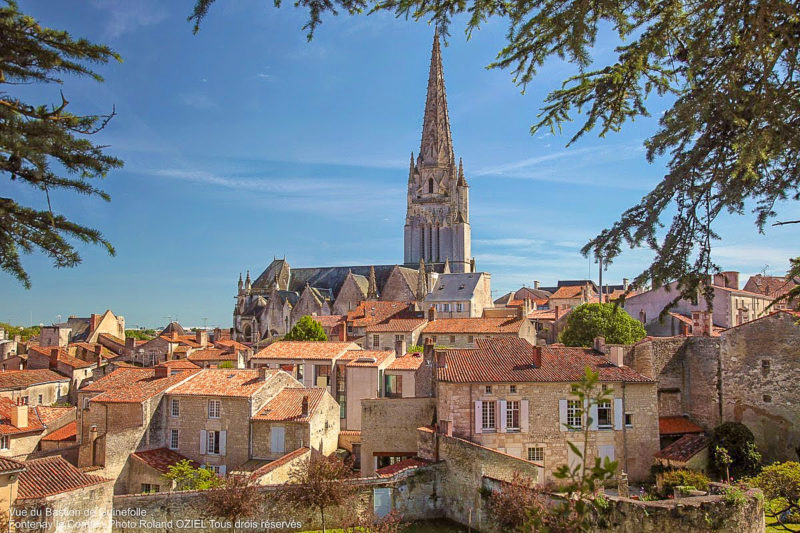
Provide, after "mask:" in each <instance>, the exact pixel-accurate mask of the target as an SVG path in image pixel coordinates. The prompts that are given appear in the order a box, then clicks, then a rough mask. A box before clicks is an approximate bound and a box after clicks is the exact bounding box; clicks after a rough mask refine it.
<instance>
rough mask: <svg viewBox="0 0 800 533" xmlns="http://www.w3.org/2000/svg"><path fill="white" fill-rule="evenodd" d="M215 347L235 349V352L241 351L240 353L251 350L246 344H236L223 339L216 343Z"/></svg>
mask: <svg viewBox="0 0 800 533" xmlns="http://www.w3.org/2000/svg"><path fill="white" fill-rule="evenodd" d="M214 346H216V347H217V348H220V347H224V348H228V349H230V348H233V349H234V350H239V351H240V352H246V351H247V350H249V349H250V347H249V346H248V345H246V344H242V343H241V342H236V341H234V340H231V339H222V340H218V341H214Z"/></svg>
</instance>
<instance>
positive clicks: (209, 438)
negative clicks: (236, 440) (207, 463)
mask: <svg viewBox="0 0 800 533" xmlns="http://www.w3.org/2000/svg"><path fill="white" fill-rule="evenodd" d="M221 433H222V432H221V431H215V430H209V431H208V433H207V434H206V455H219V454H220V453H219V452H220V435H221Z"/></svg>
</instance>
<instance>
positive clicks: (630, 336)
mask: <svg viewBox="0 0 800 533" xmlns="http://www.w3.org/2000/svg"><path fill="white" fill-rule="evenodd" d="M646 334H647V333H646V332H645V330H644V326H642V324H641V322H639V321H638V320H636V319H635V318H633V317H632V316H630V315H629V314H628V313H626V312H625V311H624V310H623V309H622V308H620V307H617V306H616V305H615V304H613V303H602V304H601V303H592V304H583V305H580V306H578V307H576V308H575V309H573V310H572V312H571V313H570V314H569V316H567V325H566V327H565V328H564V331H562V332H561V336H560V338H559V340H560V341H561V342H563V343H564V344H566V345H567V346H591V345H592V341H593V340H594V338H595V337H605V339H606V342H607V343H609V344H633V343H634V342H638V341H640V340H642V339H643V338H644V337H645V335H646Z"/></svg>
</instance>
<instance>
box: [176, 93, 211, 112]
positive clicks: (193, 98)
mask: <svg viewBox="0 0 800 533" xmlns="http://www.w3.org/2000/svg"><path fill="white" fill-rule="evenodd" d="M180 102H181V103H182V104H183V105H185V106H188V107H194V108H197V109H212V108H215V107H217V103H216V102H215V101H214V100H212V99H211V98H210V97H208V96H207V95H205V94H200V93H190V94H183V95H181V96H180Z"/></svg>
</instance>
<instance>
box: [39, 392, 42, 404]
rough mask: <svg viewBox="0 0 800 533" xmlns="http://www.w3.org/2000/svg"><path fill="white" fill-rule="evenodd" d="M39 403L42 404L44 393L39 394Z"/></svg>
mask: <svg viewBox="0 0 800 533" xmlns="http://www.w3.org/2000/svg"><path fill="white" fill-rule="evenodd" d="M39 405H42V395H41V394H40V395H39Z"/></svg>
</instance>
